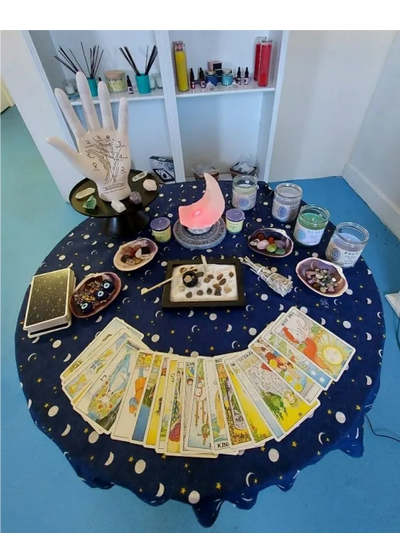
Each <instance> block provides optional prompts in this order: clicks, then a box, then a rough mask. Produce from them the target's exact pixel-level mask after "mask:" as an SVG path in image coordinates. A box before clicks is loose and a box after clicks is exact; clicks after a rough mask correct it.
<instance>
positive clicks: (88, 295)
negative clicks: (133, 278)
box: [69, 272, 121, 318]
mask: <svg viewBox="0 0 400 533" xmlns="http://www.w3.org/2000/svg"><path fill="white" fill-rule="evenodd" d="M120 291H121V279H120V278H119V276H117V274H114V272H101V273H99V274H89V275H88V276H86V277H85V278H84V279H83V280H82V281H81V282H80V283H79V285H77V287H76V288H75V290H74V292H73V293H72V294H71V298H70V300H69V307H70V309H71V312H72V314H73V315H74V316H76V318H88V317H90V316H93V315H95V314H96V313H98V312H99V311H102V310H103V309H104V308H105V307H107V306H108V305H110V303H111V302H113V301H114V300H115V298H116V297H117V296H118V294H119V293H120Z"/></svg>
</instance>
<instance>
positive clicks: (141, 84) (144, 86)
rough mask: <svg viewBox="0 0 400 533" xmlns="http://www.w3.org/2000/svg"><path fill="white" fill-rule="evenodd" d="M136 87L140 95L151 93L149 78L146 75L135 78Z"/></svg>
mask: <svg viewBox="0 0 400 533" xmlns="http://www.w3.org/2000/svg"><path fill="white" fill-rule="evenodd" d="M136 85H137V88H138V92H139V93H140V94H149V93H150V92H151V88H150V77H149V76H148V75H146V74H141V75H140V76H136Z"/></svg>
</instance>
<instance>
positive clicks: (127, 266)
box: [114, 239, 158, 272]
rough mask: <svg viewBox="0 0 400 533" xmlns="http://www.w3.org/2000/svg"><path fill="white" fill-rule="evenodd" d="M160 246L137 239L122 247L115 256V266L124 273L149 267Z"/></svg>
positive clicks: (148, 240)
mask: <svg viewBox="0 0 400 533" xmlns="http://www.w3.org/2000/svg"><path fill="white" fill-rule="evenodd" d="M157 252H158V246H157V244H156V243H155V242H154V241H151V240H150V239H136V240H135V241H131V242H127V243H125V244H123V245H122V246H120V247H119V248H118V250H117V253H116V254H115V255H114V266H115V268H117V269H118V270H121V271H123V272H131V271H132V270H137V269H138V268H142V267H143V266H144V265H147V263H149V262H150V261H151V260H152V259H153V258H154V256H155V255H156V253H157Z"/></svg>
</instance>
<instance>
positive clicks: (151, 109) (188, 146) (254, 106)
mask: <svg viewBox="0 0 400 533" xmlns="http://www.w3.org/2000/svg"><path fill="white" fill-rule="evenodd" d="M259 35H266V36H268V38H270V39H272V40H273V42H274V44H273V54H272V62H271V71H270V82H269V86H268V87H259V86H258V85H257V82H254V81H253V80H252V75H253V68H254V50H255V40H256V37H257V36H259ZM26 38H27V39H28V40H31V45H32V46H31V48H32V50H33V52H32V53H35V54H37V58H38V59H39V60H40V62H41V66H42V68H41V69H40V70H41V71H42V73H43V76H45V77H46V82H47V83H48V84H49V89H50V87H51V91H50V90H49V93H50V94H52V92H53V90H54V88H55V87H62V86H63V85H64V83H65V81H66V80H71V79H72V78H73V74H72V73H71V72H70V71H68V70H67V69H65V68H64V67H63V66H62V65H61V64H60V63H58V62H57V61H56V60H55V59H54V57H53V56H54V55H55V53H56V49H58V47H59V46H60V45H61V46H62V47H63V48H64V50H66V51H67V52H68V51H69V49H71V50H73V52H74V53H75V55H76V56H77V57H78V60H79V62H81V57H82V52H81V45H80V43H81V42H82V43H83V45H84V47H85V49H86V50H87V49H88V48H89V47H90V46H93V45H94V44H98V45H99V46H100V48H101V49H102V48H104V49H105V52H104V55H103V60H102V63H101V65H100V69H99V72H98V76H101V78H102V79H103V80H104V71H106V70H115V69H121V70H124V71H125V72H126V74H128V75H129V76H130V78H131V80H132V82H133V83H134V80H135V76H134V73H133V72H132V70H131V69H130V66H129V65H128V64H127V62H126V60H125V58H124V57H123V56H122V54H121V52H120V51H119V47H120V46H125V45H126V46H128V47H129V49H130V51H131V53H132V55H133V57H134V60H135V62H136V64H137V65H138V68H139V69H141V68H143V65H144V61H145V55H146V47H147V45H149V47H150V49H151V47H152V46H153V44H157V46H158V50H159V55H158V58H157V60H156V62H155V64H154V66H153V69H152V72H153V73H155V72H161V75H162V82H163V89H156V90H154V91H152V92H151V93H150V94H148V95H139V93H138V92H137V90H136V88H135V93H134V94H133V95H128V94H127V93H126V94H125V93H120V94H113V95H111V102H112V109H113V114H114V117H115V119H116V116H117V102H118V101H119V99H120V97H121V96H126V97H127V98H128V101H129V124H130V145H131V156H132V164H133V166H134V167H135V168H140V169H143V170H150V168H151V167H150V162H149V157H150V156H152V155H157V156H172V157H173V159H174V165H175V174H176V179H177V181H178V182H179V181H184V180H185V179H187V178H191V177H192V176H193V173H192V167H194V166H196V165H199V164H212V165H214V166H215V167H216V168H218V169H219V171H220V173H221V174H227V173H228V174H229V168H230V166H232V165H233V164H235V163H236V162H237V161H239V160H241V159H248V160H250V161H252V162H254V163H255V164H256V165H257V167H258V176H259V179H263V180H265V181H268V175H269V168H270V163H271V157H272V148H273V142H274V136H275V127H276V119H277V113H278V108H279V100H280V94H281V88H282V77H283V70H284V64H285V56H286V48H287V40H288V32H285V31H267V30H258V31H253V30H251V31H247V30H245V31H234V30H232V31H213V30H212V31H209V30H204V31H180V30H173V31H167V30H156V31H151V30H146V31H133V30H132V31H106V30H104V31H103V30H98V31H97V30H96V31H92V30H90V31H89V30H82V31H81V30H79V31H64V30H62V31H30V32H29V33H28V32H26ZM175 40H182V41H184V43H185V46H186V52H187V66H188V69H190V68H193V70H194V71H195V72H196V73H197V71H198V68H199V67H200V66H201V67H202V68H203V69H204V70H206V69H207V62H208V61H210V60H221V61H222V63H223V68H232V70H233V72H234V74H235V73H236V70H237V67H238V66H240V67H241V69H242V73H244V69H245V68H246V67H248V68H249V71H250V77H251V80H250V83H249V85H247V86H245V85H241V86H236V85H231V86H229V87H223V86H221V85H218V86H217V87H216V89H215V90H214V91H207V90H202V89H200V88H196V89H195V90H189V91H188V92H185V93H180V92H179V91H178V90H177V88H176V79H175V74H174V60H173V52H172V42H173V41H175ZM81 64H82V63H81ZM239 95H240V98H239ZM213 96H214V97H215V98H213ZM51 97H52V98H54V96H51ZM97 101H98V100H97V99H95V102H97ZM71 103H72V105H73V106H74V108H75V110H76V112H77V114H78V115H79V116H80V118H81V119H82V120H84V117H83V111H82V107H81V102H80V100H79V99H77V100H74V101H72V102H71ZM133 104H134V105H133ZM96 107H98V106H96ZM50 134H51V132H49V135H50ZM69 140H70V141H72V136H71V138H70V139H69Z"/></svg>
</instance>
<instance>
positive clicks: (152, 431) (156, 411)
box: [143, 357, 171, 448]
mask: <svg viewBox="0 0 400 533" xmlns="http://www.w3.org/2000/svg"><path fill="white" fill-rule="evenodd" d="M170 361H171V359H169V358H168V357H164V359H163V361H162V364H161V368H160V372H159V376H158V381H157V384H156V391H155V394H154V400H153V403H152V406H151V409H150V414H149V420H148V422H147V427H146V432H145V436H144V440H143V446H145V447H146V448H155V447H156V444H157V437H158V433H159V427H160V424H161V416H162V407H163V402H164V397H165V393H166V389H167V379H168V375H169V371H168V367H169V366H170Z"/></svg>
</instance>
